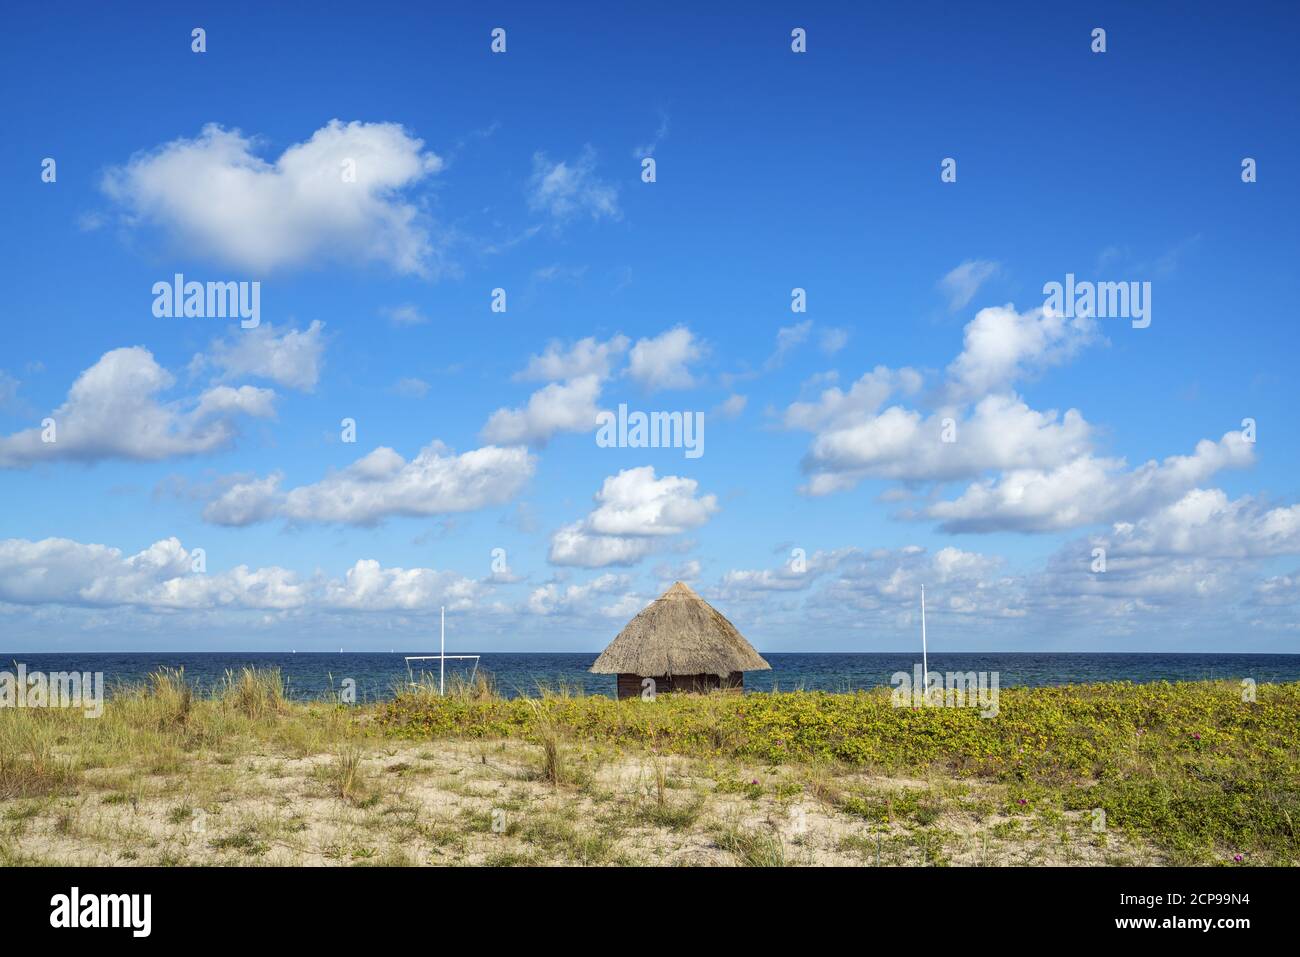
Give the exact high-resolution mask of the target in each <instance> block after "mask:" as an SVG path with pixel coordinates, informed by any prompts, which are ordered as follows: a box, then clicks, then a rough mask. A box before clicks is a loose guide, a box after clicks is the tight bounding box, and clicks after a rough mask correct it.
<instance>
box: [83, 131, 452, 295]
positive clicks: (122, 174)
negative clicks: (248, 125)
mask: <svg viewBox="0 0 1300 957" xmlns="http://www.w3.org/2000/svg"><path fill="white" fill-rule="evenodd" d="M258 145H259V144H258V142H257V141H256V140H255V139H253V138H250V137H246V136H245V135H244V134H243V133H241V132H240V131H239V130H227V129H223V128H222V127H221V126H219V125H217V124H208V125H207V126H205V127H204V128H203V130H202V132H201V133H200V134H199V135H198V137H196V138H194V139H185V138H180V139H176V140H173V141H172V142H170V143H166V144H163V145H162V146H159V147H157V148H156V149H153V150H150V151H148V152H144V153H140V154H137V155H136V156H134V157H132V158H131V160H130V161H129V162H127V163H126V164H125V165H124V166H120V167H115V168H113V169H110V170H109V171H108V172H107V173H106V174H105V176H104V179H103V184H102V185H103V189H104V192H105V193H106V194H107V195H108V196H109V197H110V198H112V199H113V200H114V201H115V202H117V203H118V204H119V205H120V206H121V207H122V208H123V209H124V210H125V211H126V213H127V215H128V217H129V222H131V223H149V224H152V225H154V226H157V227H160V228H161V229H163V230H164V231H166V232H167V233H169V234H171V235H172V236H173V237H174V238H175V239H176V240H178V241H180V242H183V243H185V244H186V246H187V247H188V248H194V249H197V250H200V251H202V252H203V253H204V254H206V255H210V256H212V257H215V258H216V259H218V260H220V261H222V262H224V263H227V264H229V265H231V266H234V267H236V268H240V269H248V270H251V271H253V272H256V273H268V272H271V271H273V270H276V269H280V268H282V267H292V266H299V265H304V264H314V263H318V262H320V261H330V262H343V263H347V262H358V261H360V262H382V263H386V264H388V265H389V266H391V267H392V268H393V269H395V270H396V271H398V272H400V273H414V274H420V275H428V274H431V273H432V272H433V271H435V267H436V265H437V263H436V250H435V244H434V243H433V241H432V240H431V239H430V235H429V233H428V231H427V230H426V229H425V228H424V227H423V226H422V225H420V222H419V215H418V212H417V208H416V206H415V205H413V204H412V203H411V202H409V201H407V200H405V199H403V198H402V196H401V193H402V191H403V190H406V189H408V188H409V187H411V186H413V185H414V184H416V183H418V182H419V181H420V180H421V179H423V178H424V177H426V176H428V175H430V174H433V173H436V172H438V171H439V170H440V169H441V168H442V165H443V163H442V160H441V159H440V158H439V157H438V156H436V155H434V154H433V153H430V152H426V151H425V150H424V143H423V141H421V140H419V139H417V138H415V137H413V136H411V135H410V134H409V133H407V131H406V130H405V129H403V128H402V126H400V125H399V124H396V123H361V122H351V123H343V122H341V121H339V120H331V121H330V122H329V123H328V124H326V125H325V126H324V127H322V128H321V129H319V130H317V131H316V132H315V133H313V134H312V136H311V138H310V139H308V140H307V141H306V142H303V143H296V144H294V145H292V146H290V147H289V148H288V149H286V150H285V151H284V152H283V153H281V154H280V156H279V157H278V158H276V159H275V160H273V161H269V162H268V161H267V160H265V159H263V158H261V157H260V156H258V155H257V147H258ZM350 171H352V172H354V173H355V176H351V175H345V174H349V172H350Z"/></svg>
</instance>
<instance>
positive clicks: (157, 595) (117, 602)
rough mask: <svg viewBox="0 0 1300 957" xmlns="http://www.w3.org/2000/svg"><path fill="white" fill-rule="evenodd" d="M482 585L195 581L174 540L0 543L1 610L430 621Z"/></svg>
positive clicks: (280, 574) (381, 578)
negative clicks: (301, 614)
mask: <svg viewBox="0 0 1300 957" xmlns="http://www.w3.org/2000/svg"><path fill="white" fill-rule="evenodd" d="M482 587H483V586H481V585H480V584H479V583H477V582H474V581H473V580H471V579H466V578H463V577H462V576H460V575H457V574H455V573H452V572H439V571H435V570H434V569H430V568H412V569H403V568H384V567H382V566H381V565H380V564H379V562H377V561H374V560H372V559H363V560H361V561H358V562H357V563H356V564H355V565H354V566H353V567H352V568H351V569H349V570H348V572H347V573H346V575H345V577H344V578H343V579H342V580H339V579H328V578H323V577H317V578H313V579H308V580H303V579H302V578H300V576H298V575H297V574H296V573H295V572H292V571H289V570H287V569H284V568H279V567H268V568H257V569H250V568H249V567H247V566H245V565H239V566H237V567H235V568H232V569H230V570H229V571H225V572H196V571H194V570H193V559H192V558H191V556H190V553H189V552H188V551H187V550H186V549H185V548H184V547H183V546H182V545H181V543H180V541H179V540H178V539H176V538H168V539H164V540H162V541H159V542H156V543H154V544H153V545H151V546H149V547H148V548H146V549H145V550H143V551H141V552H139V553H137V554H135V555H129V556H127V555H124V554H123V553H122V552H121V551H120V550H119V549H116V548H110V547H108V546H106V545H84V544H81V543H79V542H75V541H71V540H69V539H66V538H48V539H45V540H43V541H38V542H33V541H27V540H26V539H8V540H5V541H0V602H12V603H14V604H20V605H50V604H52V605H69V606H82V607H100V608H111V607H123V606H130V607H135V608H139V609H144V610H147V611H159V612H169V611H200V610H211V609H262V610H278V611H286V610H301V609H316V610H348V611H366V612H383V611H402V612H407V613H425V614H429V613H432V612H433V611H434V610H435V609H436V608H437V607H438V606H439V605H446V606H447V607H449V608H453V609H454V608H464V607H468V606H469V605H471V604H473V601H474V599H475V598H476V597H477V596H478V595H479V594H480V592H481V591H482Z"/></svg>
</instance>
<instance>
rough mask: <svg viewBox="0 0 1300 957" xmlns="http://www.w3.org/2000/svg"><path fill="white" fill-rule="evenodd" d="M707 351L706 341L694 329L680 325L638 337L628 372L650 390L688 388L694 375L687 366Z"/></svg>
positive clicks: (693, 380) (693, 381) (692, 384)
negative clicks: (658, 332) (655, 333)
mask: <svg viewBox="0 0 1300 957" xmlns="http://www.w3.org/2000/svg"><path fill="white" fill-rule="evenodd" d="M705 353H706V349H705V347H704V344H703V343H701V342H700V340H699V339H697V338H696V337H695V336H694V335H693V334H692V332H691V330H689V329H687V328H686V327H685V326H677V327H675V328H673V329H669V330H668V331H667V332H665V333H662V334H660V335H658V336H655V337H654V338H652V339H638V340H637V343H636V345H634V346H633V347H632V351H631V353H630V354H629V357H628V359H629V362H628V370H627V371H628V375H629V376H631V377H632V379H633V380H634V381H636V382H637V383H639V384H640V385H641V386H643V387H644V388H646V389H648V390H651V391H654V390H658V389H689V388H691V387H692V386H694V385H695V377H694V376H693V375H692V374H691V371H690V369H689V368H688V366H689V365H690V364H691V363H692V362H698V361H699V360H700V359H702V358H703V357H704V355H705Z"/></svg>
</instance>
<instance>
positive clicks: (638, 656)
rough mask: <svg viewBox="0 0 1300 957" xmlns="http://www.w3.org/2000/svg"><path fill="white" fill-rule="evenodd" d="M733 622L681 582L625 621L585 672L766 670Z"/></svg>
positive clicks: (715, 673)
mask: <svg viewBox="0 0 1300 957" xmlns="http://www.w3.org/2000/svg"><path fill="white" fill-rule="evenodd" d="M771 667H772V666H771V665H769V664H768V663H767V662H766V661H764V660H763V659H762V658H761V657H759V654H758V652H757V651H755V650H754V648H753V646H752V645H750V643H749V642H747V641H746V640H745V638H744V636H743V635H741V633H740V632H738V631H736V626H735V625H733V624H732V623H731V622H729V621H727V619H726V618H725V617H724V616H723V615H722V613H721V612H719V611H718V610H717V609H716V608H714V607H713V606H712V605H710V604H709V603H708V602H707V601H705V600H704V599H703V598H701V597H700V596H699V595H697V594H695V592H693V591H691V589H690V588H689V587H688V586H686V585H683V584H682V583H681V582H675V583H674V584H673V587H672V588H670V589H668V590H667V591H666V592H664V593H663V595H661V596H660V597H659V598H656V599H655V600H654V601H652V602H651V603H650V604H649V605H647V606H646V607H645V608H644V609H642V611H641V613H640V614H639V615H637V616H636V617H635V618H633V619H632V620H631V621H629V622H628V623H627V626H626V627H625V628H624V629H623V630H622V631H620V632H619V633H618V636H617V637H616V638H615V639H614V640H613V641H611V642H610V643H609V647H608V648H606V649H605V650H604V651H603V652H602V653H601V656H600V657H599V658H597V659H596V663H595V664H594V665H592V666H591V670H592V671H593V672H594V673H596V674H598V675H614V674H620V673H622V674H634V675H651V676H658V675H723V676H725V675H728V674H730V673H731V672H733V671H768V670H770V669H771Z"/></svg>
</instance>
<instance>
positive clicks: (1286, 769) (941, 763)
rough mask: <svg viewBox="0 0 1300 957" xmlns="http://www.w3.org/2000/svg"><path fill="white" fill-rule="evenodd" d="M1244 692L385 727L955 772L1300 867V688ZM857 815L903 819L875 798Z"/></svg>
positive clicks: (581, 713)
mask: <svg viewBox="0 0 1300 957" xmlns="http://www.w3.org/2000/svg"><path fill="white" fill-rule="evenodd" d="M1242 690H1243V689H1242V688H1241V686H1240V685H1237V684H1234V683H1232V682H1179V683H1173V684H1171V683H1155V684H1144V685H1134V684H1129V683H1111V684H1095V685H1077V686H1064V687H1052V688H1033V689H1008V690H1004V691H1003V692H1002V693H1001V700H1000V712H999V714H998V715H997V716H996V717H994V718H987V719H986V718H982V717H981V716H980V714H979V713H978V712H977V711H976V710H974V709H959V708H920V709H916V708H896V707H893V705H892V703H891V700H890V696H889V694H888V691H879V692H857V693H854V694H829V693H825V692H792V693H774V694H750V695H744V696H735V695H707V696H660V697H659V698H658V699H656V700H654V701H652V702H643V701H640V700H630V701H624V702H618V701H613V700H611V699H609V698H605V697H601V696H590V697H580V696H564V697H559V696H550V697H544V698H542V699H537V700H518V699H516V700H505V699H500V698H492V697H469V696H448V697H447V698H444V699H436V698H435V699H427V698H419V699H417V698H408V697H405V696H399V697H398V698H396V699H395V700H394V701H392V702H389V703H386V704H383V705H381V706H379V708H378V711H377V721H378V723H379V724H380V725H381V726H382V727H383V728H384V729H385V730H386V731H387V732H388V733H389V734H392V735H396V736H417V737H438V736H445V735H455V736H469V737H488V738H493V737H512V736H513V737H521V738H524V739H526V740H541V739H543V738H544V739H545V740H548V741H551V740H554V739H556V738H557V737H561V738H568V739H571V740H585V741H600V742H605V743H610V744H615V745H619V746H624V747H633V748H640V749H655V750H656V751H658V752H663V753H674V754H682V755H690V756H697V757H701V756H703V757H707V756H725V757H729V758H743V759H754V760H760V761H763V762H766V763H769V764H796V765H799V764H805V765H816V764H818V763H831V764H838V765H844V766H849V767H857V768H868V769H871V770H872V771H874V772H877V773H883V774H893V775H899V774H920V773H927V772H933V771H941V772H943V773H946V774H949V775H952V776H954V777H956V778H973V779H988V780H993V781H997V782H1000V783H1002V784H1005V785H1010V786H1012V787H1013V789H1014V791H1015V793H1016V794H1017V795H1018V796H1017V797H1016V803H1015V804H1014V805H1012V806H1010V807H1007V808H1005V809H1003V810H1005V811H1006V812H1007V813H1010V814H1013V815H1014V814H1019V813H1024V812H1025V811H1026V810H1028V809H1031V808H1032V809H1033V810H1034V811H1036V812H1042V811H1052V812H1057V813H1059V812H1063V811H1083V812H1086V813H1088V814H1090V815H1092V816H1093V817H1094V818H1095V819H1097V820H1098V821H1099V822H1102V823H1103V824H1104V826H1105V827H1113V828H1121V829H1125V830H1128V831H1131V832H1133V833H1135V834H1138V835H1141V836H1143V837H1145V838H1147V839H1150V840H1152V841H1154V842H1155V843H1156V844H1157V845H1159V846H1160V847H1162V848H1164V849H1166V850H1168V851H1169V852H1170V853H1171V854H1172V855H1174V857H1175V858H1176V859H1177V860H1179V861H1183V862H1188V863H1195V862H1210V861H1220V860H1223V859H1224V857H1225V855H1227V856H1229V857H1231V856H1234V855H1235V854H1236V853H1250V854H1252V855H1253V856H1255V857H1256V858H1258V859H1263V860H1270V861H1277V862H1295V861H1297V860H1298V859H1300V683H1289V684H1278V685H1261V686H1259V687H1258V689H1257V696H1256V700H1254V701H1248V700H1243V697H1244V696H1243V693H1242ZM844 806H845V807H846V809H847V810H849V811H850V812H852V813H858V814H861V815H862V816H864V817H873V816H874V817H878V818H882V819H886V820H888V819H889V818H890V816H891V812H890V811H889V810H888V809H885V808H884V807H883V806H881V807H875V806H873V805H871V804H869V803H863V799H861V798H854V799H850V800H849V801H848V803H846V804H844ZM928 813H929V814H930V816H931V819H933V818H935V817H937V816H938V814H939V813H940V812H939V810H938V809H937V808H932V809H931V810H930V812H928ZM920 823H925V822H924V821H921V822H920Z"/></svg>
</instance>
